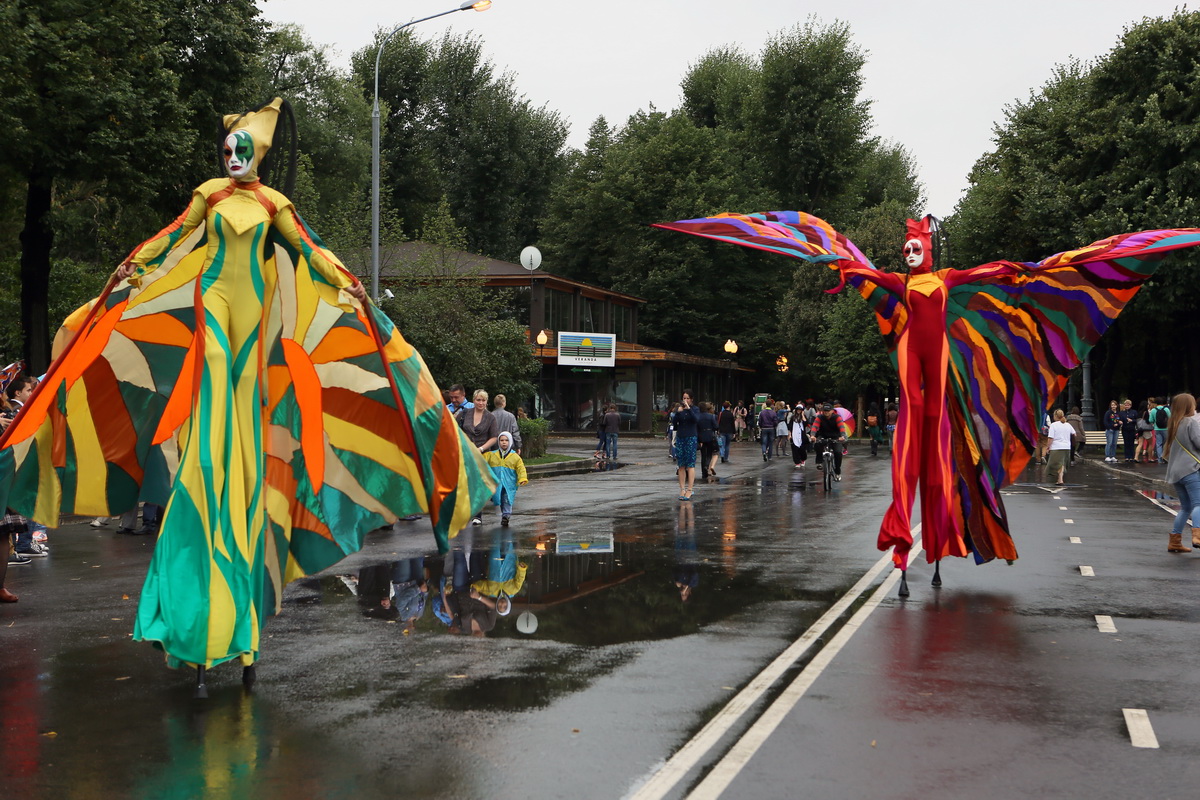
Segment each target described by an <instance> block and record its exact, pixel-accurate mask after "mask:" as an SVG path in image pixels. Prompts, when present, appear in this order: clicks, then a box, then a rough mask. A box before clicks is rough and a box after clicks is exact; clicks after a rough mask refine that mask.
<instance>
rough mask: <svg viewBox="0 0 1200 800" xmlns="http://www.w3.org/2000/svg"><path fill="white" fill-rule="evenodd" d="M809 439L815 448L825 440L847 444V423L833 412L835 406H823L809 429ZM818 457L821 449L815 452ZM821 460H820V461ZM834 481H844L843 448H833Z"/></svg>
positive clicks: (827, 404)
mask: <svg viewBox="0 0 1200 800" xmlns="http://www.w3.org/2000/svg"><path fill="white" fill-rule="evenodd" d="M808 434H809V435H808V438H809V441H811V442H812V443H813V444H814V446H815V445H817V443H818V441H821V440H824V441H827V442H845V441H846V434H847V432H846V423H845V422H843V421H842V418H841V417H839V416H838V415H837V412H836V411H834V410H833V406H831V405H830V404H829V403H826V404H825V405H823V406H821V413H820V414H817V417H816V419H814V420H813V424H812V427H811V428H809V431H808ZM815 452H816V453H817V455H818V456H820V454H821V449H820V448H818V449H817V450H815ZM819 460H820V459H819V458H818V461H819ZM833 479H834V480H835V481H840V480H841V479H842V448H841V447H834V448H833Z"/></svg>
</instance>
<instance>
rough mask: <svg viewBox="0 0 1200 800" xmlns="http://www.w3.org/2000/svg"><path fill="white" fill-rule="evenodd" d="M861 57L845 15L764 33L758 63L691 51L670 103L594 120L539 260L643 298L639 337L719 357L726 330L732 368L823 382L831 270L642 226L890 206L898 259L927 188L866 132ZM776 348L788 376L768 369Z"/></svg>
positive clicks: (845, 217)
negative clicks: (668, 109)
mask: <svg viewBox="0 0 1200 800" xmlns="http://www.w3.org/2000/svg"><path fill="white" fill-rule="evenodd" d="M863 63H864V56H863V54H862V53H861V52H860V51H859V50H858V49H857V48H856V47H855V46H854V45H853V43H852V42H851V40H850V35H849V30H848V28H847V27H846V26H845V25H842V24H840V23H838V24H834V25H831V26H828V27H820V26H818V25H816V24H815V23H811V22H810V23H809V24H807V25H804V26H800V27H797V28H794V29H791V30H788V31H784V32H781V33H780V34H778V35H776V36H775V37H773V38H772V39H771V41H770V42H769V43H768V45H767V46H766V48H765V49H764V50H763V52H762V54H761V55H760V56H759V57H758V58H754V57H750V56H747V55H746V54H744V53H742V52H741V51H740V50H738V49H736V48H732V47H726V48H719V49H717V50H714V51H712V52H710V53H708V54H706V55H705V56H703V57H702V58H700V59H699V60H698V61H697V62H695V63H694V64H693V65H692V66H691V67H690V68H689V70H688V71H687V74H686V75H685V76H684V78H683V81H682V86H681V90H682V95H683V103H682V106H681V107H680V109H679V110H678V111H675V112H672V113H664V112H660V111H656V110H654V109H653V108H651V109H649V110H644V111H639V112H638V113H636V114H634V115H632V116H631V117H630V118H629V119H628V120H627V122H626V123H625V125H624V126H623V127H620V128H613V127H611V126H609V125H608V123H607V122H606V121H605V120H604V119H603V118H601V119H598V120H597V121H596V123H595V124H594V125H593V126H592V129H591V131H590V136H589V139H588V142H587V146H586V148H585V149H584V151H583V152H582V153H579V154H577V155H576V156H575V157H574V158H573V159H572V161H571V164H570V167H569V169H568V173H567V176H566V178H565V179H564V180H563V181H562V182H561V183H560V184H559V185H558V186H557V187H556V188H555V191H554V193H553V196H552V198H551V204H550V209H549V214H548V216H547V219H546V222H545V225H544V232H545V239H544V242H545V247H544V248H543V249H544V251H545V252H546V265H547V268H548V269H551V270H553V271H555V272H559V273H561V274H563V275H565V276H567V277H571V278H576V279H579V280H583V281H588V282H593V283H600V284H602V285H605V286H608V287H611V288H614V289H617V290H619V291H623V292H627V293H629V294H633V295H635V296H639V297H643V298H645V299H646V300H647V301H648V303H647V307H646V309H645V312H644V313H643V314H642V315H641V318H640V320H641V325H640V334H641V340H642V341H643V342H645V343H648V344H653V345H659V346H663V347H667V348H670V349H673V350H681V351H683V352H688V353H695V354H697V355H706V356H710V357H721V356H722V350H721V345H722V343H723V342H724V341H725V340H726V339H728V338H731V337H732V338H736V339H737V341H738V344H739V345H740V347H741V349H740V351H739V362H740V363H741V364H743V365H745V366H751V367H755V368H757V369H759V370H760V371H761V372H762V373H763V374H762V375H761V376H760V381H775V382H777V383H778V384H779V386H778V387H769V388H779V389H780V390H781V391H783V390H788V391H791V389H792V388H793V387H795V386H798V385H805V386H811V385H812V384H814V383H816V382H818V381H820V380H822V375H823V373H822V370H821V368H820V366H819V365H820V363H821V359H822V358H824V357H825V353H824V351H823V350H822V349H821V343H820V339H819V337H818V333H819V332H820V331H821V329H822V326H823V325H824V323H825V317H826V315H827V314H829V313H831V309H832V308H833V299H832V298H831V297H829V296H828V295H825V294H823V291H824V290H825V289H828V288H830V287H831V286H833V285H834V284H835V283H836V281H835V280H834V279H833V278H832V277H831V275H830V272H829V270H827V269H826V268H823V267H818V266H814V265H811V264H808V263H802V262H796V261H789V260H787V259H784V258H780V257H779V256H777V255H771V254H763V253H758V252H755V251H752V250H746V249H743V248H736V247H731V246H729V245H727V244H720V243H713V242H708V241H704V240H700V239H695V238H691V237H686V236H680V235H678V234H670V233H665V232H662V231H658V230H655V229H650V228H648V227H647V224H648V223H652V222H658V221H667V220H675V219H688V218H694V217H700V216H708V215H712V214H716V213H720V212H723V211H740V212H748V211H766V210H773V209H800V210H804V211H809V212H812V213H818V214H824V215H826V218H827V219H829V220H830V222H832V223H833V224H834V225H835V226H837V227H839V228H850V229H855V228H862V229H863V230H868V229H870V230H872V231H874V228H872V226H878V225H879V224H880V223H879V218H880V217H881V215H882V216H886V217H887V218H888V219H893V220H894V218H895V217H896V216H897V215H898V223H895V224H894V227H893V228H892V230H891V234H890V236H891V240H890V242H891V243H890V248H891V250H892V251H893V252H894V253H895V254H896V255H897V256H898V254H899V249H900V242H901V237H902V232H903V227H902V226H903V220H904V217H905V215H906V214H908V215H911V214H913V213H915V211H916V210H917V208H918V207H919V205H920V203H921V202H922V199H923V198H922V194H921V189H920V185H919V184H918V182H917V180H916V178H915V174H914V167H913V164H912V160H911V158H910V157H909V156H908V154H907V153H906V152H905V151H904V150H902V149H901V148H900V147H898V146H896V145H894V144H890V143H883V142H880V141H878V140H875V139H870V138H868V137H867V130H868V128H869V125H870V116H869V109H868V104H867V103H866V101H864V100H861V99H860V98H859V91H860V89H861V85H862V79H861V68H862V65H863ZM868 320H869V317H868ZM877 339H878V336H876V337H874V339H867V340H862V339H855V340H854V342H853V343H854V344H855V345H856V346H860V347H862V348H864V349H865V348H868V347H874V346H875V342H876V340H877ZM781 354H783V355H787V356H788V358H789V361H790V363H791V365H792V369H790V370H789V372H788V373H786V374H780V373H778V372H777V371H776V369H775V366H774V362H775V359H776V357H777V356H779V355H781ZM882 357H884V358H886V356H882ZM863 358H864V359H865V358H866V355H865V353H864V355H863ZM809 391H813V389H811V388H810V389H809Z"/></svg>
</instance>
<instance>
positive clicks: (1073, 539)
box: [1070, 536, 1083, 544]
mask: <svg viewBox="0 0 1200 800" xmlns="http://www.w3.org/2000/svg"><path fill="white" fill-rule="evenodd" d="M1070 542H1071V544H1083V539H1080V538H1079V537H1078V536H1072V537H1070Z"/></svg>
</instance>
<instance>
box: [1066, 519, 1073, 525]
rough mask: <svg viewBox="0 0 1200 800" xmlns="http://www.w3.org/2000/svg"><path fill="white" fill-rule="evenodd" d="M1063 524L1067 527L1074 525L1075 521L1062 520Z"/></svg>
mask: <svg viewBox="0 0 1200 800" xmlns="http://www.w3.org/2000/svg"><path fill="white" fill-rule="evenodd" d="M1063 522H1065V523H1066V524H1067V525H1074V524H1075V520H1073V519H1064V520H1063Z"/></svg>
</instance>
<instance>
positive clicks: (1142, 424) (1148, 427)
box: [1137, 417, 1154, 431]
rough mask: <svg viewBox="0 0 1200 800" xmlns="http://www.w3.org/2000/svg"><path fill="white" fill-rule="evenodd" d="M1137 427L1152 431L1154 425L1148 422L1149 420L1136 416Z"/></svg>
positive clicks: (1140, 429) (1141, 429)
mask: <svg viewBox="0 0 1200 800" xmlns="http://www.w3.org/2000/svg"><path fill="white" fill-rule="evenodd" d="M1137 429H1138V430H1139V431H1152V430H1154V426H1153V425H1151V424H1150V421H1149V420H1147V419H1143V418H1142V417H1138V421H1137Z"/></svg>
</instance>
